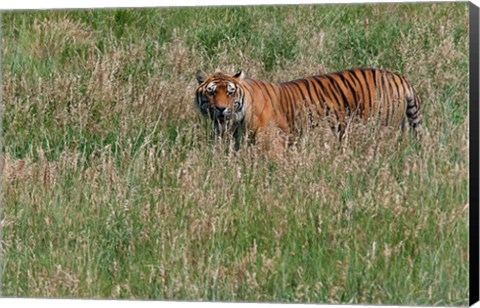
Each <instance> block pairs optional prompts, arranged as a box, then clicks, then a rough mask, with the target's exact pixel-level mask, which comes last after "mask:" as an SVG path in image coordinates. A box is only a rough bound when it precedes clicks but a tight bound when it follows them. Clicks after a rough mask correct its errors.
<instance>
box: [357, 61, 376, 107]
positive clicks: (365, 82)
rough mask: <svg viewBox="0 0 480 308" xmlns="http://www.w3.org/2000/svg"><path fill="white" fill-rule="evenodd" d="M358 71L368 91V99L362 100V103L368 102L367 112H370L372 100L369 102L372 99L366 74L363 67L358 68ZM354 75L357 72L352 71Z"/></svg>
mask: <svg viewBox="0 0 480 308" xmlns="http://www.w3.org/2000/svg"><path fill="white" fill-rule="evenodd" d="M358 71H359V72H360V74H361V76H362V77H363V79H364V84H365V88H366V89H367V93H368V101H366V102H363V103H364V104H368V111H369V113H370V114H371V112H372V102H371V101H372V95H371V93H370V87H369V86H368V79H367V75H366V74H365V72H364V70H363V69H360V70H358ZM354 75H357V74H355V73H354ZM362 88H363V87H362ZM370 114H369V115H370Z"/></svg>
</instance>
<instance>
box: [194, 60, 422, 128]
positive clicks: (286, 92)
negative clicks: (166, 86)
mask: <svg viewBox="0 0 480 308" xmlns="http://www.w3.org/2000/svg"><path fill="white" fill-rule="evenodd" d="M196 79H197V81H198V87H197V89H196V93H195V106H196V108H197V109H198V110H199V111H200V113H201V114H202V115H203V116H205V117H208V118H210V119H211V120H212V121H213V123H214V127H215V134H216V135H221V134H222V133H223V132H225V131H226V129H227V128H229V129H230V130H231V132H232V133H233V135H234V136H235V137H238V135H239V134H241V132H244V131H245V130H246V131H248V132H250V133H252V134H253V135H254V136H255V135H256V134H257V133H262V132H265V131H267V130H268V129H269V128H274V129H278V130H279V131H280V132H282V133H283V135H284V136H289V135H292V134H295V132H296V131H298V127H299V126H302V125H304V124H305V123H308V124H309V125H310V126H316V125H318V123H320V121H321V120H322V119H323V120H326V121H327V123H329V125H330V127H331V128H332V129H333V130H334V131H336V132H339V134H340V136H341V135H342V134H343V132H345V127H346V125H347V123H348V122H349V121H350V120H351V119H357V120H364V121H368V120H371V119H376V120H377V121H378V122H379V123H381V124H382V125H386V126H394V127H398V128H399V129H401V130H402V131H403V130H404V129H405V122H406V121H408V125H409V127H410V129H412V130H414V131H415V130H416V128H417V127H418V126H419V125H420V124H421V123H422V119H421V116H420V101H419V97H418V95H417V92H416V91H415V89H414V87H413V85H412V83H411V82H410V81H409V80H408V79H407V78H406V77H403V76H401V75H399V74H397V73H394V72H391V71H387V70H381V69H375V68H368V69H363V68H356V69H350V70H344V71H339V72H335V73H327V74H320V75H313V76H310V77H305V78H300V79H295V80H291V81H287V82H277V83H273V82H268V81H264V80H257V79H251V78H248V77H246V76H245V73H244V72H243V70H239V71H238V72H236V73H234V74H233V75H229V74H225V73H223V72H215V73H213V74H211V75H207V74H206V73H205V72H203V71H201V70H199V71H197V73H196ZM242 128H243V129H242Z"/></svg>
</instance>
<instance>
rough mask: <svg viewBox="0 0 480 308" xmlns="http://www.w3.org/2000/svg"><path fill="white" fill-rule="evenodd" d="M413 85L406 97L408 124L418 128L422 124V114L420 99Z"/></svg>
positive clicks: (414, 128)
mask: <svg viewBox="0 0 480 308" xmlns="http://www.w3.org/2000/svg"><path fill="white" fill-rule="evenodd" d="M410 87H411V91H410V93H409V95H407V97H406V101H407V110H406V116H407V120H408V125H409V126H410V128H411V129H413V130H416V129H417V128H418V127H419V126H421V125H422V118H421V115H420V99H419V97H418V95H417V93H416V91H415V89H414V88H413V86H410Z"/></svg>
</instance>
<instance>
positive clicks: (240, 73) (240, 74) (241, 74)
mask: <svg viewBox="0 0 480 308" xmlns="http://www.w3.org/2000/svg"><path fill="white" fill-rule="evenodd" d="M233 78H235V79H237V80H238V81H242V80H243V78H245V73H244V72H243V70H239V71H238V72H236V73H235V74H234V75H233Z"/></svg>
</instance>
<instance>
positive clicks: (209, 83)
mask: <svg viewBox="0 0 480 308" xmlns="http://www.w3.org/2000/svg"><path fill="white" fill-rule="evenodd" d="M196 78H197V81H198V88H197V91H196V95H195V106H196V107H197V108H198V109H199V110H200V112H201V114H202V115H204V116H209V117H210V118H211V119H212V120H213V121H214V123H215V126H216V127H217V126H218V125H219V124H220V126H225V125H226V124H227V123H229V122H233V123H239V122H241V121H242V120H243V119H244V118H245V113H246V106H245V94H244V90H243V87H242V85H241V83H240V82H241V81H242V80H243V78H244V73H243V72H242V71H238V72H237V73H235V74H234V75H227V74H224V73H220V72H217V73H214V74H212V75H207V74H205V73H204V72H202V71H198V72H197V74H196Z"/></svg>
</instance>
